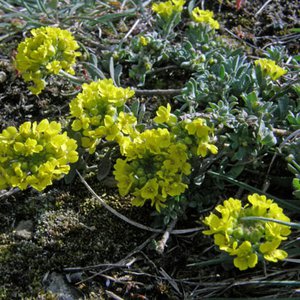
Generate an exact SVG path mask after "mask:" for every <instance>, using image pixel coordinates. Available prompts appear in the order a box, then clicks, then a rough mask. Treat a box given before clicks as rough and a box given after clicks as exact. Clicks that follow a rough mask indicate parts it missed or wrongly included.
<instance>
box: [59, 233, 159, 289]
mask: <svg viewBox="0 0 300 300" xmlns="http://www.w3.org/2000/svg"><path fill="white" fill-rule="evenodd" d="M156 236H157V233H154V234H152V236H151V237H150V238H148V239H147V240H146V241H145V242H143V243H142V244H141V245H140V246H138V247H137V248H135V249H134V250H133V251H132V252H130V253H129V254H128V255H126V257H125V258H123V259H121V260H119V261H118V262H117V263H116V264H112V266H111V267H108V268H106V269H104V270H102V271H99V272H97V273H95V274H93V275H91V276H89V277H88V278H85V279H84V280H81V281H80V282H78V283H77V284H78V285H79V284H81V283H83V282H86V281H89V280H91V279H93V278H94V277H96V276H99V275H100V274H103V273H104V272H107V271H109V270H111V269H113V268H114V267H115V266H116V265H123V264H124V262H125V261H126V260H127V259H128V258H129V257H131V256H132V255H134V254H135V253H138V252H140V251H141V250H142V249H143V248H144V247H146V246H147V245H148V243H149V242H150V241H152V240H153V239H154V238H155V237H156ZM135 260H136V259H135V258H133V259H132V260H131V261H130V262H129V263H127V264H124V267H126V269H128V268H129V267H130V266H131V264H133V263H134V262H135ZM97 266H99V265H96V266H91V267H89V269H90V270H91V269H95V268H97ZM70 269H71V268H68V270H70ZM126 269H125V270H126ZM65 270H67V269H64V271H65ZM81 270H87V269H84V268H80V267H79V268H72V269H71V271H72V272H78V271H81Z"/></svg>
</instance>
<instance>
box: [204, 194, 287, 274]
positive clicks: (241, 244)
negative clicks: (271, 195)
mask: <svg viewBox="0 0 300 300" xmlns="http://www.w3.org/2000/svg"><path fill="white" fill-rule="evenodd" d="M248 201H249V203H248V204H246V205H245V206H242V204H241V201H240V200H238V199H233V198H230V199H228V200H225V201H224V203H223V204H220V205H218V206H217V207H216V210H217V211H218V212H219V213H220V216H217V215H215V214H213V213H211V214H210V215H209V216H208V217H206V218H205V219H204V221H203V223H204V224H205V225H207V226H209V230H205V231H203V233H204V234H206V235H214V241H215V244H216V245H217V246H218V247H219V248H220V250H223V251H226V252H227V253H229V255H231V256H236V257H235V258H234V265H235V266H236V267H237V268H239V269H240V270H241V271H242V270H246V269H248V268H253V267H254V266H255V265H256V264H257V262H258V254H262V255H263V257H264V259H266V260H268V261H272V262H277V261H278V260H280V259H284V258H285V257H286V256H287V254H286V252H285V251H283V250H280V249H277V248H278V247H279V246H280V243H281V241H282V240H284V239H286V237H287V236H288V235H289V234H290V228H289V226H286V225H281V224H279V223H275V222H263V221H261V220H259V219H258V220H247V217H265V218H270V216H269V213H270V211H271V210H274V212H275V213H276V217H277V219H278V220H282V221H289V219H288V217H287V216H285V215H284V214H283V212H282V209H281V208H279V207H278V206H277V204H276V206H274V203H273V201H272V200H270V199H267V198H266V197H265V196H261V195H258V194H253V195H249V196H248ZM259 207H260V209H259ZM271 207H272V209H271Z"/></svg>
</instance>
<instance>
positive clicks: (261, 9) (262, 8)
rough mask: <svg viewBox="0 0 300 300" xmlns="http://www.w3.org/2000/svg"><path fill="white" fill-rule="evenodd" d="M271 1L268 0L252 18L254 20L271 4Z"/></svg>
mask: <svg viewBox="0 0 300 300" xmlns="http://www.w3.org/2000/svg"><path fill="white" fill-rule="evenodd" d="M271 1H272V0H268V1H267V2H266V3H265V4H264V5H263V6H262V7H261V8H260V9H259V10H258V11H257V13H256V14H255V15H254V17H255V18H256V17H257V16H258V15H259V14H260V13H261V12H262V11H263V10H264V9H265V7H266V6H267V5H268V4H269V3H270V2H271Z"/></svg>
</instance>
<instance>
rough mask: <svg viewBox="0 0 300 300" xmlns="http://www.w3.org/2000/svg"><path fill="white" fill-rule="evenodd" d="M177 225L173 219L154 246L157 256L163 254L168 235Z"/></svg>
mask: <svg viewBox="0 0 300 300" xmlns="http://www.w3.org/2000/svg"><path fill="white" fill-rule="evenodd" d="M176 223H177V218H176V219H174V220H173V221H172V222H171V223H170V224H169V226H168V228H167V230H166V231H165V233H164V234H163V236H162V238H161V239H160V240H159V241H158V243H157V246H156V251H157V253H158V254H160V255H162V254H163V253H164V250H165V247H166V245H167V242H168V240H169V237H170V233H171V232H172V230H173V228H174V227H175V225H176Z"/></svg>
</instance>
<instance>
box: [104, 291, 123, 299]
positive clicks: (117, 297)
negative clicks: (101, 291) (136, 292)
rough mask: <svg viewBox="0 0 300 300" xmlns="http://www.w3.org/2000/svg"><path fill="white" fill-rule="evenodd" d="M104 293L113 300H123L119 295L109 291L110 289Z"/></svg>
mask: <svg viewBox="0 0 300 300" xmlns="http://www.w3.org/2000/svg"><path fill="white" fill-rule="evenodd" d="M105 293H106V294H107V296H109V297H110V298H111V299H114V300H124V298H121V297H119V296H118V295H116V294H115V293H113V292H111V291H105Z"/></svg>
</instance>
